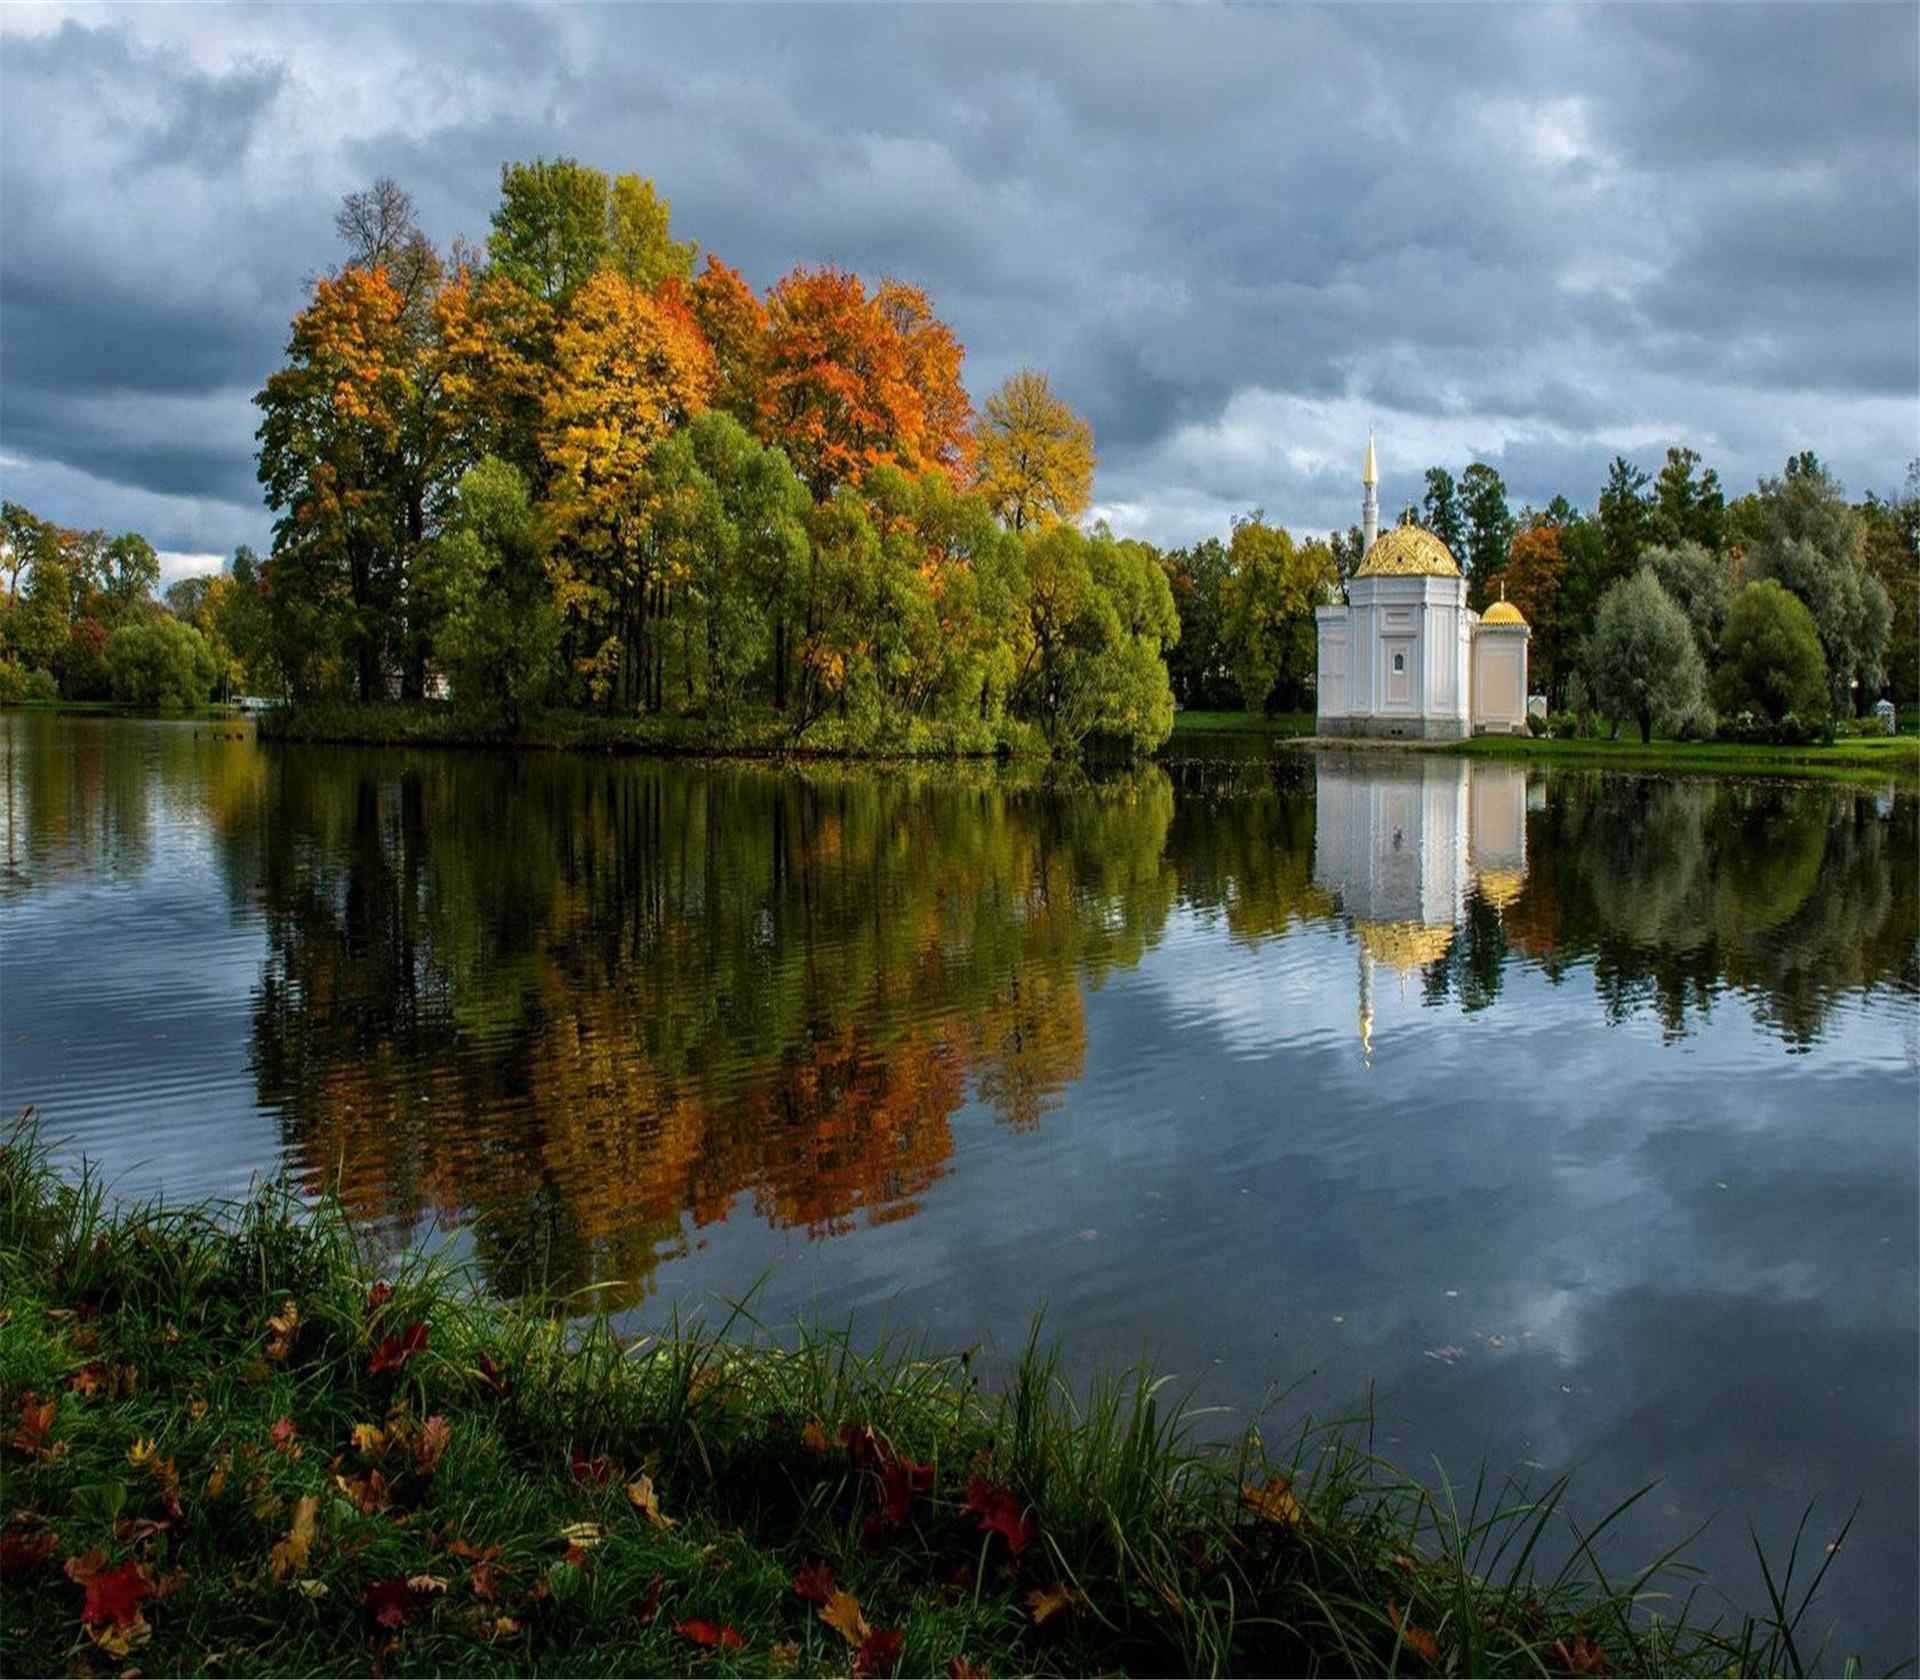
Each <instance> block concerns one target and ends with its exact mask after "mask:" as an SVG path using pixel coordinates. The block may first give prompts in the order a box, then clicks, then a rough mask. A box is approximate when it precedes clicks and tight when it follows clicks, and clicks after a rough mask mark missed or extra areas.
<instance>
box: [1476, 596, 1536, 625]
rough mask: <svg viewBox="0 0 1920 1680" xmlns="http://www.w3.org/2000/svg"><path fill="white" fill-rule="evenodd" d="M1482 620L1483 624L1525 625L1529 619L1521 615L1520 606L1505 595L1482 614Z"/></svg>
mask: <svg viewBox="0 0 1920 1680" xmlns="http://www.w3.org/2000/svg"><path fill="white" fill-rule="evenodd" d="M1480 622H1481V623H1482V624H1518V625H1521V626H1524V625H1525V624H1526V622H1527V621H1526V620H1525V619H1524V618H1522V617H1521V616H1520V609H1519V608H1518V607H1516V606H1515V605H1514V604H1513V603H1512V602H1511V601H1509V600H1507V599H1506V598H1505V597H1502V598H1501V599H1500V600H1498V601H1495V602H1494V603H1493V605H1492V606H1490V607H1489V608H1487V610H1486V611H1485V612H1483V613H1482V614H1481V615H1480Z"/></svg>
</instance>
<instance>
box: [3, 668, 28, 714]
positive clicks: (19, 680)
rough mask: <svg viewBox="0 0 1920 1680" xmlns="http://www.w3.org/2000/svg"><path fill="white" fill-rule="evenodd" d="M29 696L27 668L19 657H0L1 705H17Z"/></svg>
mask: <svg viewBox="0 0 1920 1680" xmlns="http://www.w3.org/2000/svg"><path fill="white" fill-rule="evenodd" d="M26 697H27V668H26V667H25V666H24V665H22V664H21V663H20V661H19V660H17V659H0V706H17V705H19V704H20V702H21V701H22V700H24V699H26Z"/></svg>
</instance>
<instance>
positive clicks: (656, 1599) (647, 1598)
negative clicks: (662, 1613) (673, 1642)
mask: <svg viewBox="0 0 1920 1680" xmlns="http://www.w3.org/2000/svg"><path fill="white" fill-rule="evenodd" d="M666 1586H667V1578H666V1576H664V1575H659V1574H656V1575H655V1576H654V1578H653V1579H652V1580H651V1581H649V1582H648V1583H647V1590H646V1591H645V1592H644V1593H643V1594H641V1596H640V1597H638V1598H636V1599H635V1600H634V1601H633V1615H634V1619H635V1620H636V1621H637V1622H639V1624H640V1625H641V1626H642V1627H651V1626H652V1625H653V1618H654V1615H655V1614H656V1612H658V1610H659V1608H660V1595H661V1593H663V1592H664V1591H666Z"/></svg>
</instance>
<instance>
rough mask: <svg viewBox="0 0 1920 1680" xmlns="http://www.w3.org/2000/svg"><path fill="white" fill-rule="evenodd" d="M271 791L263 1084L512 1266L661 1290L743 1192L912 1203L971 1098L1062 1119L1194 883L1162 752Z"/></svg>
mask: <svg viewBox="0 0 1920 1680" xmlns="http://www.w3.org/2000/svg"><path fill="white" fill-rule="evenodd" d="M269 802H270V808H269V810H268V811H267V813H266V814H265V820H264V821H263V822H261V823H259V824H257V825H254V826H252V827H251V829H250V831H249V832H248V833H247V834H246V835H244V836H240V837H238V839H237V843H238V845H239V847H240V849H241V853H242V854H249V853H252V852H253V851H254V850H255V849H257V852H258V855H257V856H254V855H244V856H238V857H236V859H235V862H236V864H237V865H241V866H242V867H243V872H245V873H254V872H257V875H258V878H259V879H260V881H261V882H262V884H263V892H262V898H263V902H264V906H265V913H266V918H267V925H268V942H269V949H270V955H269V958H268V961H267V963H266V966H265V972H264V974H263V978H262V983H261V987H260V991H259V995H258V999H257V1003H256V1009H255V1021H254V1054H255V1061H256V1067H257V1070H258V1078H259V1086H260V1093H261V1097H262V1100H263V1101H265V1102H267V1103H271V1104H274V1105H276V1106H278V1107H279V1108H280V1109H281V1111H282V1113H283V1114H284V1116H285V1117H286V1123H287V1125H288V1128H289V1131H290V1133H291V1139H290V1141H291V1142H292V1144H293V1146H294V1148H295V1150H296V1152H297V1154H298V1157H299V1159H300V1160H301V1161H302V1163H303V1164H304V1166H305V1169H306V1171H307V1172H308V1173H309V1174H310V1175H312V1176H313V1177H314V1178H316V1179H332V1178H334V1177H336V1176H337V1178H338V1182H339V1184H340V1187H341V1191H342V1194H343V1195H344V1196H345V1197H346V1199H347V1201H348V1202H349V1204H350V1205H351V1206H352V1207H353V1208H354V1209H355V1210H356V1211H357V1212H358V1213H360V1214H361V1215H362V1216H364V1217H368V1218H372V1219H377V1220H385V1221H389V1222H391V1223H393V1224H395V1225H396V1226H405V1225H411V1224H412V1223H413V1221H414V1220H415V1219H416V1218H417V1217H418V1216H419V1215H420V1214H421V1213H423V1212H425V1211H428V1210H432V1211H435V1212H437V1213H439V1214H440V1215H441V1216H443V1217H445V1218H447V1219H449V1220H452V1219H459V1220H461V1221H462V1222H472V1223H474V1233H475V1234H474V1241H475V1243H476V1246H477V1248H478V1250H479V1253H480V1256H481V1259H482V1261H483V1264H485V1265H486V1266H487V1268H488V1270H489V1272H490V1274H491V1275H493V1276H494V1277H495V1278H496V1280H497V1281H498V1282H500V1283H501V1284H502V1285H503V1286H506V1287H514V1286H516V1285H517V1284H520V1283H525V1282H528V1281H531V1280H532V1278H533V1277H534V1276H542V1277H546V1278H550V1279H551V1280H553V1281H555V1282H557V1283H561V1284H566V1285H577V1284H579V1283H582V1282H585V1281H588V1280H603V1279H608V1278H616V1277H617V1278H622V1279H627V1280H631V1282H632V1284H633V1286H634V1287H635V1288H636V1289H639V1288H644V1286H645V1280H646V1279H647V1277H648V1276H649V1275H650V1273H651V1272H652V1270H653V1268H654V1267H655V1265H656V1264H657V1263H658V1260H659V1259H660V1258H661V1257H662V1256H663V1255H665V1254H666V1253H670V1252H672V1251H673V1250H674V1249H676V1248H677V1247H678V1246H679V1245H680V1244H681V1243H683V1242H684V1241H685V1240H687V1239H686V1236H685V1232H686V1229H687V1221H688V1218H689V1216H690V1218H691V1221H692V1223H693V1224H695V1225H698V1224H700V1223H704V1222H706V1221H710V1220H713V1219H716V1218H719V1217H722V1216H724V1214H725V1213H726V1211H727V1210H728V1208H729V1207H730V1206H731V1205H732V1204H733V1203H734V1201H735V1199H736V1198H737V1197H739V1196H740V1195H741V1194H743V1193H746V1194H749V1195H750V1196H751V1198H752V1202H753V1205H754V1207H755V1208H756V1210H757V1211H758V1213H759V1214H760V1215H761V1216H762V1217H764V1218H766V1219H767V1220H769V1221H771V1222H772V1223H774V1224H776V1225H779V1226H786V1227H798V1228H804V1229H807V1230H810V1231H815V1232H831V1231H836V1230H841V1229H844V1228H845V1227H846V1226H847V1225H848V1224H849V1223H851V1222H853V1221H854V1220H856V1219H858V1218H861V1217H864V1218H866V1219H868V1220H870V1221H878V1220H883V1219H888V1218H898V1217H901V1216H903V1215H904V1214H906V1213H909V1212H911V1211H912V1209H913V1207H914V1206H915V1202H916V1198H917V1197H919V1196H921V1195H922V1194H923V1193H924V1192H925V1191H926V1189H927V1188H928V1186H930V1185H931V1184H932V1183H933V1182H934V1181H935V1180H936V1179H937V1178H938V1177H939V1176H940V1174H941V1172H942V1171H943V1170H944V1163H945V1162H946V1160H947V1158H948V1156H949V1155H950V1154H951V1152H952V1148H953V1137H952V1133H951V1130H950V1125H951V1120H952V1117H953V1115H954V1114H955V1112H956V1111H957V1110H958V1109H959V1108H960V1107H961V1106H962V1104H963V1103H964V1101H965V1100H966V1098H967V1096H968V1094H969V1092H970V1091H971V1092H972V1093H973V1094H974V1095H976V1096H977V1097H978V1098H979V1099H980V1100H981V1101H982V1102H984V1103H986V1104H987V1105H989V1106H990V1107H991V1108H992V1109H993V1110H995V1111H996V1113H997V1114H998V1116H999V1117H1000V1118H1001V1119H1002V1120H1003V1121H1005V1122H1006V1123H1008V1124H1010V1125H1013V1126H1031V1125H1033V1124H1035V1123H1037V1122H1038V1120H1039V1118H1040V1116H1041V1115H1042V1114H1043V1113H1044V1112H1045V1110H1046V1108H1047V1107H1048V1106H1049V1105H1050V1104H1051V1103H1052V1102H1054V1101H1055V1100H1057V1098H1058V1095H1059V1093H1060V1092H1061V1090H1062V1089H1063V1088H1064V1087H1065V1086H1066V1085H1067V1084H1068V1083H1069V1082H1070V1081H1072V1080H1073V1079H1074V1078H1076V1077H1077V1076H1078V1074H1079V1072H1080V1068H1081V1065H1082V1062H1083V1060H1084V1056H1085V1048H1086V1034H1085V1022H1084V1015H1083V1003H1082V994H1081V990H1080V985H1081V983H1082V982H1083V981H1084V982H1090V983H1094V984H1097V983H1098V982H1099V980H1100V978H1101V977H1102V976H1103V975H1104V974H1105V973H1106V972H1107V971H1108V970H1110V969H1111V968H1112V967H1114V966H1115V965H1123V966H1124V965H1129V964H1131V963H1133V962H1136V961H1137V960H1138V958H1139V956H1140V954H1141V952H1142V951H1143V949H1144V948H1145V947H1146V945H1147V944H1148V943H1149V942H1150V941H1151V940H1153V939H1154V938H1155V937H1157V935H1158V932H1159V929H1160V927H1161V925H1162V923H1163V922H1164V919H1165V915H1166V911H1167V908H1168V906H1169V904H1170V903H1171V901H1172V897H1173V874H1172V869H1171V866H1170V864H1169V863H1168V862H1167V861H1166V856H1165V850H1166V848H1165V838H1166V832H1167V827H1168V822H1169V818H1170V815H1171V811H1172V793H1171V789H1170V788H1169V786H1168V785H1167V782H1166V779H1165V777H1164V776H1163V775H1161V774H1160V773H1159V772H1157V771H1148V772H1143V773H1139V774H1135V775H1132V776H1128V777H1121V778H1116V779H1111V780H1105V781H1101V782H1098V783H1090V782H1087V781H1085V780H1075V781H1074V782H1072V783H1070V784H1066V785H1059V784H1055V785H1048V786H1041V785H1033V784H1026V783H1021V782H1018V781H1014V780H1010V779H1009V778H1007V777H1005V776H1004V775H1001V774H998V773H996V772H994V771H992V770H990V769H986V768H980V769H975V770H964V771H958V772H956V771H955V770H953V769H951V768H946V769H942V770H940V771H938V772H918V771H890V772H886V773H883V774H877V775H876V774H873V773H871V772H865V773H855V774H847V773H838V772H818V773H806V774H798V775H796V774H792V773H786V774H781V773H775V772H771V771H768V772H764V773H763V772H756V771H753V770H748V769H741V768H738V767H728V768H723V769H720V770H716V771H712V772H704V771H701V770H697V769H689V768H687V767H684V766H679V765H646V764H634V763H630V762H628V763H616V764H606V765H595V764H592V763H588V762H583V761H578V760H530V761H529V760H523V761H519V762H509V761H503V760H497V759H478V758H466V757H460V756H448V757H440V758H434V757H428V756H422V757H420V758H418V759H407V760H404V761H403V760H400V759H395V758H389V759H385V760H382V759H379V758H374V757H367V756H361V755H332V756H330V757H321V756H318V755H313V756H307V755H296V754H292V753H289V754H286V755H283V756H282V757H280V758H279V759H277V760H276V761H275V769H274V774H273V776H272V783H271V792H270V796H269ZM476 1214H478V1215H479V1217H478V1219H477V1220H475V1218H474V1216H475V1215H476Z"/></svg>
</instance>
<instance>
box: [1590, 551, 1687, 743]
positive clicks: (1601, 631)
mask: <svg viewBox="0 0 1920 1680" xmlns="http://www.w3.org/2000/svg"><path fill="white" fill-rule="evenodd" d="M1586 656H1587V657H1586V664H1587V682H1588V685H1589V687H1590V688H1591V689H1592V690H1593V694H1594V698H1595V699H1596V700H1597V701H1598V703H1599V705H1600V709H1601V710H1602V711H1604V712H1606V713H1607V714H1608V715H1609V716H1611V717H1614V718H1616V719H1617V718H1623V717H1627V718H1632V719H1633V720H1634V721H1635V722H1637V723H1638V724H1639V725H1640V739H1641V740H1642V741H1643V742H1646V741H1651V740H1652V739H1653V728H1654V725H1655V724H1656V723H1657V724H1660V725H1661V726H1662V727H1665V728H1674V727H1678V726H1679V725H1680V724H1682V723H1684V722H1686V721H1688V720H1689V719H1690V718H1692V717H1694V716H1695V715H1697V714H1698V712H1699V711H1700V709H1701V707H1702V705H1703V704H1704V701H1705V696H1706V671H1705V668H1704V667H1703V666H1702V664H1701V662H1700V650H1699V649H1698V648H1697V647H1695V646H1694V641H1693V630H1692V627H1691V626H1690V625H1689V624H1688V623H1687V615H1686V614H1685V613H1683V612H1682V611H1681V610H1680V609H1679V608H1678V607H1677V606H1675V605H1674V604H1673V602H1672V601H1671V600H1670V599H1669V598H1668V596H1667V592H1666V591H1665V590H1664V589H1662V588H1661V587H1660V580H1659V579H1658V578H1657V577H1655V576H1654V575H1653V573H1652V572H1651V571H1649V570H1645V569H1642V570H1640V571H1636V572H1635V573H1634V574H1633V576H1632V577H1629V578H1623V579H1622V580H1621V581H1620V582H1619V583H1616V584H1615V585H1614V586H1613V587H1612V588H1611V589H1609V590H1608V591H1607V593H1606V595H1605V597H1604V598H1603V599H1602V600H1601V602H1600V611H1599V613H1598V615H1597V617H1596V619H1595V622H1594V627H1593V634H1592V635H1591V636H1590V637H1589V638H1588V641H1587V646H1586Z"/></svg>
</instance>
